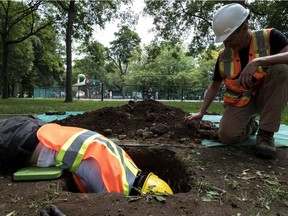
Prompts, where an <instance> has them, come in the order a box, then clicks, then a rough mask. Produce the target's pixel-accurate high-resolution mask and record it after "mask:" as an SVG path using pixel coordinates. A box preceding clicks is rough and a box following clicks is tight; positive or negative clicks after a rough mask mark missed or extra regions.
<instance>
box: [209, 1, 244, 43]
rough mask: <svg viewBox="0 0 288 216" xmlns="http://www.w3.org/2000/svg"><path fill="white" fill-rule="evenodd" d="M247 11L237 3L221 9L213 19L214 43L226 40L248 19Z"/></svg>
mask: <svg viewBox="0 0 288 216" xmlns="http://www.w3.org/2000/svg"><path fill="white" fill-rule="evenodd" d="M248 15H249V10H248V9H246V8H244V7H243V6H242V5H240V4H237V3H231V4H227V5H225V6H223V7H221V8H220V9H219V10H218V11H217V12H216V14H215V15H214V17H213V23H212V29H213V31H214V34H215V36H216V39H215V42H216V43H220V42H223V41H224V40H226V39H227V38H228V37H229V36H230V35H231V34H232V33H233V32H234V31H235V30H236V29H237V28H238V27H239V26H240V25H241V24H242V23H243V22H244V21H245V20H246V18H247V17H248Z"/></svg>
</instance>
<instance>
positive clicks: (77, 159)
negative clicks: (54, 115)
mask: <svg viewBox="0 0 288 216" xmlns="http://www.w3.org/2000/svg"><path fill="white" fill-rule="evenodd" d="M0 137H1V139H0V156H1V157H0V168H1V169H2V171H5V170H6V171H7V170H9V169H13V170H16V169H18V168H21V167H24V166H30V165H32V164H36V165H37V167H50V166H58V167H60V168H62V169H65V170H69V171H70V172H72V174H73V179H74V181H75V183H76V185H77V186H78V189H79V190H80V191H81V192H91V193H93V192H94V193H109V192H119V193H123V194H125V195H127V196H128V195H137V194H139V191H142V192H143V193H147V192H151V193H156V192H159V193H167V194H173V192H172V190H171V188H170V187H169V185H168V184H167V183H166V182H165V181H163V180H162V179H160V178H158V177H157V176H156V175H154V174H153V173H149V174H148V175H145V174H143V173H142V172H141V170H140V169H139V168H138V167H137V166H136V165H135V163H134V162H133V161H132V159H131V158H130V157H129V155H128V154H127V153H126V152H125V151H124V150H123V149H122V148H120V147H119V146H117V145H116V144H115V143H113V142H112V141H111V140H109V139H108V138H106V137H104V136H102V135H101V134H99V133H97V132H94V131H90V130H86V129H82V128H78V127H67V126H60V125H58V124H55V123H46V122H44V121H41V120H39V119H37V118H34V117H28V116H25V117H24V116H22V117H13V118H9V119H6V120H2V121H0ZM137 188H138V190H137Z"/></svg>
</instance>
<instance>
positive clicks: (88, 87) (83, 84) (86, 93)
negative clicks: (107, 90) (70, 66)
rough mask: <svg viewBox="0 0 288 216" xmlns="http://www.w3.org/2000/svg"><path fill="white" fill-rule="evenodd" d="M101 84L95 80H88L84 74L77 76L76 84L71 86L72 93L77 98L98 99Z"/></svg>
mask: <svg viewBox="0 0 288 216" xmlns="http://www.w3.org/2000/svg"><path fill="white" fill-rule="evenodd" d="M101 85H102V83H101V82H100V81H99V80H96V79H88V78H87V77H86V75H85V74H78V76H77V83H75V84H73V85H72V91H73V92H74V93H75V97H77V98H90V99H95V98H100V97H101Z"/></svg>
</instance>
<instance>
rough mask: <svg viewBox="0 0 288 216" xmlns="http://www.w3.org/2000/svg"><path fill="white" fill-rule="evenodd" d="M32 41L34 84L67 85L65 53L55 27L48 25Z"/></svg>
mask: <svg viewBox="0 0 288 216" xmlns="http://www.w3.org/2000/svg"><path fill="white" fill-rule="evenodd" d="M30 41H31V43H32V45H33V50H34V61H33V74H35V76H34V77H33V79H32V80H31V81H33V83H32V84H33V86H36V87H47V86H65V73H64V72H65V67H64V66H65V61H64V59H63V56H64V54H65V53H64V48H63V45H62V44H61V41H60V39H59V37H58V35H57V33H56V31H55V28H53V27H52V26H48V27H47V28H45V29H43V30H42V31H41V32H40V33H38V34H37V35H36V36H34V37H32V38H31V40H30Z"/></svg>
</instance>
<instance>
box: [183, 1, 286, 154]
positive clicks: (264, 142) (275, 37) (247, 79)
mask: <svg viewBox="0 0 288 216" xmlns="http://www.w3.org/2000/svg"><path fill="white" fill-rule="evenodd" d="M248 20H249V10H248V9H245V8H244V7H243V6H242V5H240V4H237V3H232V4H227V5H225V6H223V7H221V8H220V9H219V10H218V11H217V12H216V14H215V15H214V17H213V25H212V28H213V31H214V33H215V36H216V40H215V41H216V43H219V42H223V43H224V46H225V48H224V49H223V50H221V51H220V52H219V56H218V59H217V63H216V66H215V71H214V76H213V81H212V83H211V85H210V86H209V88H208V91H207V94H206V97H205V98H204V101H203V104H202V106H201V108H200V110H199V112H198V113H196V114H195V115H191V116H188V117H187V118H186V120H187V121H191V120H201V119H202V118H203V116H204V114H205V112H206V110H207V109H208V108H209V106H210V104H211V103H212V101H213V100H214V98H215V96H216V93H217V91H218V90H219V88H220V86H221V83H222V82H224V84H225V87H226V91H225V93H224V107H225V111H224V113H223V116H222V119H221V121H220V125H219V130H218V135H219V138H220V141H221V142H222V143H225V144H234V143H238V142H240V141H242V140H245V139H246V138H247V137H249V136H250V135H253V134H255V133H256V132H257V130H258V123H257V122H256V121H255V117H256V116H257V115H259V116H260V120H259V130H258V133H257V139H256V146H255V149H254V154H255V155H256V156H258V157H261V158H266V159H272V158H275V156H276V147H275V144H274V133H275V132H277V131H278V130H279V126H280V123H281V114H282V111H283V110H284V108H285V106H286V104H287V100H288V84H287V83H288V39H287V38H286V37H285V35H284V34H283V33H282V32H280V31H278V30H276V29H262V30H259V31H252V30H250V28H249V24H248Z"/></svg>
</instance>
